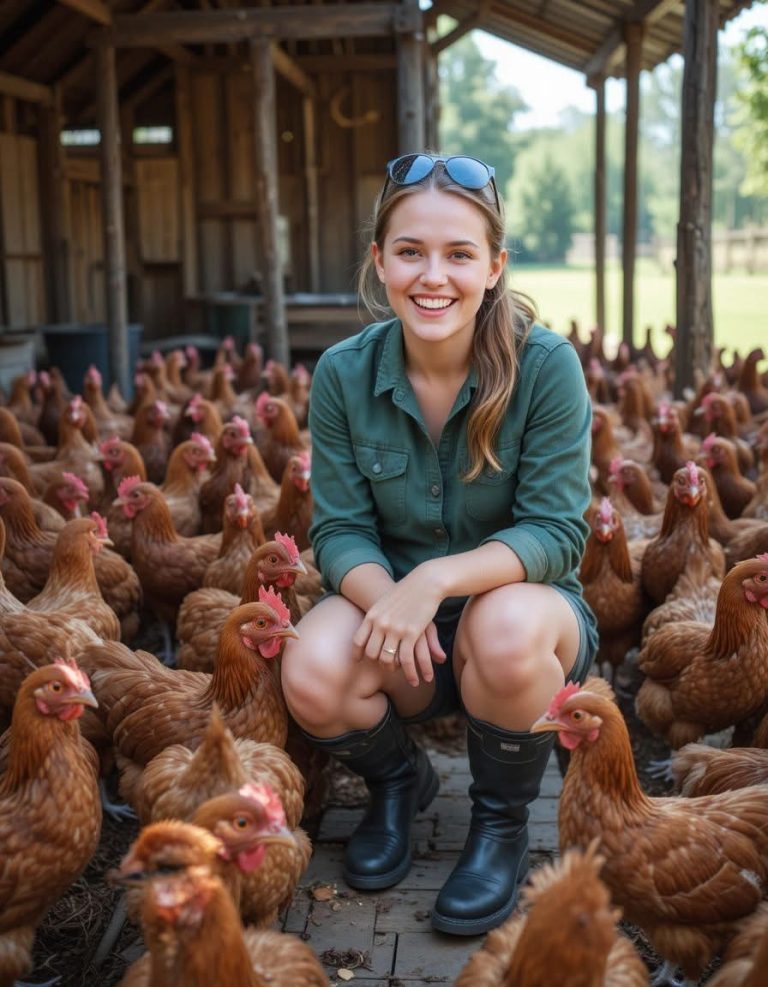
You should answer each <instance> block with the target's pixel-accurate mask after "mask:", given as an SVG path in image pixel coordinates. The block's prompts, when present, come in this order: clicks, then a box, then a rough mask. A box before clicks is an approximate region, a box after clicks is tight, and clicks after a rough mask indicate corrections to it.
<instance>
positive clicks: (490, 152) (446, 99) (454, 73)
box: [439, 18, 527, 191]
mask: <svg viewBox="0 0 768 987" xmlns="http://www.w3.org/2000/svg"><path fill="white" fill-rule="evenodd" d="M441 21H442V18H441ZM439 72H440V106H441V114H440V145H441V148H440V149H441V150H442V151H444V152H445V153H446V154H470V155H472V156H473V157H476V158H480V159H481V160H483V161H487V162H488V163H489V164H492V165H493V166H494V167H495V169H496V183H497V185H498V187H499V189H500V190H502V191H503V190H504V189H505V188H506V186H507V182H508V181H509V179H510V178H511V176H512V173H513V170H514V161H515V153H516V148H517V141H516V138H515V135H514V134H513V132H512V123H513V121H514V118H515V114H517V113H521V112H523V111H524V110H526V109H527V107H526V105H525V103H524V102H523V100H522V99H521V98H520V96H519V94H518V92H517V90H516V89H514V88H513V87H511V86H506V85H504V84H502V83H500V82H499V81H498V79H497V78H496V63H495V62H494V61H492V60H491V59H488V58H485V57H484V55H483V54H482V53H481V51H480V49H479V48H478V47H477V43H476V42H475V40H474V38H473V37H472V35H471V34H467V35H465V36H464V37H463V38H461V40H460V41H457V42H456V43H455V44H453V45H451V46H450V47H448V48H446V49H445V51H444V52H442V54H441V55H440V61H439Z"/></svg>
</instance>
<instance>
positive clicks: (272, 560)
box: [267, 555, 279, 565]
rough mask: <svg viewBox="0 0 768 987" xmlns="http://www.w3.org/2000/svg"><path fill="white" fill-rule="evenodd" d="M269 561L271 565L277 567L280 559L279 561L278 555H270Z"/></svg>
mask: <svg viewBox="0 0 768 987" xmlns="http://www.w3.org/2000/svg"><path fill="white" fill-rule="evenodd" d="M267 561H268V562H269V564H270V565H277V563H278V562H279V559H278V557H277V556H276V555H270V556H269V557H268V559H267Z"/></svg>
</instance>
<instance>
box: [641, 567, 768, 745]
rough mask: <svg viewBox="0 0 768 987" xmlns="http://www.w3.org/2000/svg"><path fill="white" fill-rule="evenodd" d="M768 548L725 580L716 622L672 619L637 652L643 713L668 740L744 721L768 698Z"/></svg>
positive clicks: (685, 740) (688, 739)
mask: <svg viewBox="0 0 768 987" xmlns="http://www.w3.org/2000/svg"><path fill="white" fill-rule="evenodd" d="M766 607H768V555H766V556H763V557H761V558H757V559H751V560H747V561H746V562H740V563H739V564H738V565H737V566H735V567H734V568H733V569H731V571H730V572H729V573H728V575H727V576H726V577H725V579H724V580H723V583H722V585H721V587H720V592H719V594H718V597H717V611H716V615H715V623H714V626H712V625H709V624H700V623H696V622H695V621H680V622H678V623H673V624H667V625H666V626H664V627H662V628H660V629H659V630H658V631H656V633H655V634H654V635H653V636H652V637H650V639H649V640H648V642H647V643H646V644H645V646H644V647H643V649H642V651H641V652H640V654H639V656H638V665H639V667H640V668H641V669H642V671H643V672H645V675H646V679H645V681H644V682H643V684H642V685H641V686H640V690H639V692H638V694H637V700H636V708H637V713H638V716H639V717H640V719H641V720H642V721H643V722H644V723H645V725H646V726H647V727H648V729H649V730H651V731H652V732H653V733H655V734H657V735H660V736H663V737H664V738H665V739H666V740H667V742H668V743H669V744H670V746H672V747H674V748H679V747H682V746H683V744H687V743H690V742H692V741H694V740H698V739H699V737H702V736H704V735H705V734H707V733H713V732H715V731H718V730H723V729H725V728H726V727H729V726H732V725H733V724H739V723H741V722H742V721H744V720H746V719H747V718H748V717H750V716H752V715H753V714H754V713H757V712H758V711H759V710H760V709H761V707H762V706H763V704H764V703H765V702H766V701H768V620H767V619H766V613H765V610H766Z"/></svg>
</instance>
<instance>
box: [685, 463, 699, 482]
mask: <svg viewBox="0 0 768 987" xmlns="http://www.w3.org/2000/svg"><path fill="white" fill-rule="evenodd" d="M685 468H686V470H687V471H688V482H689V483H690V484H691V486H692V487H695V486H696V485H697V484H698V482H699V469H698V467H697V465H696V463H694V461H693V460H692V459H689V460H688V462H687V463H686V464H685Z"/></svg>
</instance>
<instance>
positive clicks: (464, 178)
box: [445, 155, 492, 189]
mask: <svg viewBox="0 0 768 987" xmlns="http://www.w3.org/2000/svg"><path fill="white" fill-rule="evenodd" d="M445 170H446V171H447V172H448V177H449V178H450V179H451V180H452V181H454V182H456V184H457V185H461V187H462V188H470V189H480V188H485V186H486V185H487V184H488V182H490V180H491V177H492V172H491V169H490V168H489V167H488V165H487V164H485V163H484V162H483V161H478V160H477V158H465V157H462V156H460V155H459V156H456V157H453V158H448V160H447V161H446V162H445Z"/></svg>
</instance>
